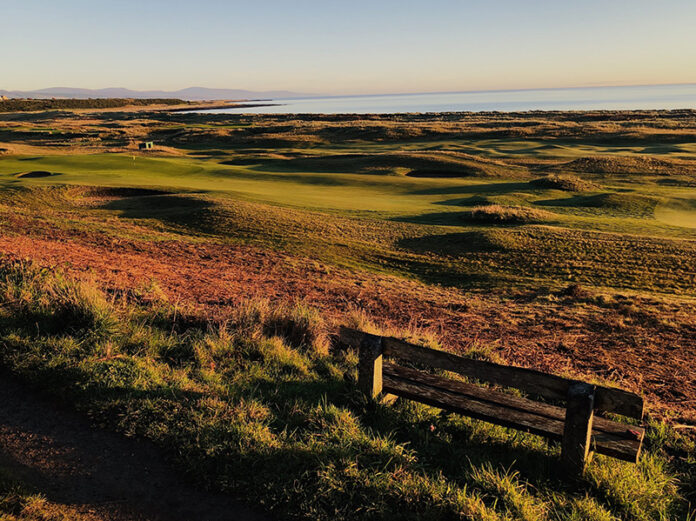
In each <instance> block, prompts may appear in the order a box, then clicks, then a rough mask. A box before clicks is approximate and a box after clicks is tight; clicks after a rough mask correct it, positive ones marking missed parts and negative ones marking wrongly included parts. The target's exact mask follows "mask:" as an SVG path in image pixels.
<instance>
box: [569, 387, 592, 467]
mask: <svg viewBox="0 0 696 521" xmlns="http://www.w3.org/2000/svg"><path fill="white" fill-rule="evenodd" d="M594 399H595V386H594V385H590V384H585V383H578V384H573V385H571V386H570V388H569V389H568V405H567V408H566V418H565V425H564V428H563V440H562V441H561V463H562V465H563V467H564V471H565V472H566V474H568V475H570V476H582V475H583V474H584V472H585V465H586V464H587V460H588V456H589V455H590V443H591V441H590V439H591V437H592V420H593V417H594Z"/></svg>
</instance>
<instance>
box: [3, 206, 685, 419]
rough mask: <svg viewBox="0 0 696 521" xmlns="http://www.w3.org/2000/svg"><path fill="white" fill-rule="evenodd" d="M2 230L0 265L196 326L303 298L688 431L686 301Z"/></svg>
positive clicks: (204, 247) (249, 251)
mask: <svg viewBox="0 0 696 521" xmlns="http://www.w3.org/2000/svg"><path fill="white" fill-rule="evenodd" d="M10 229H11V230H12V232H13V233H11V234H9V233H2V231H0V252H2V253H5V254H6V255H8V256H10V257H14V258H28V259H32V260H34V261H36V262H38V263H40V264H42V265H46V266H54V267H60V268H61V269H63V270H64V271H67V272H68V273H70V274H72V275H74V276H77V277H83V278H94V279H96V280H97V281H98V282H99V283H100V284H102V285H103V286H105V287H106V288H108V289H114V290H126V291H127V290H130V289H133V288H134V287H138V286H140V285H144V284H147V283H149V281H151V280H153V279H154V280H156V281H157V283H158V285H159V286H160V287H161V288H162V289H163V291H164V292H165V294H166V295H168V297H169V298H170V299H171V300H172V301H176V302H179V303H181V304H185V305H187V306H191V307H192V308H193V310H194V312H196V313H200V314H201V315H204V316H206V317H216V316H218V317H220V316H224V315H225V314H226V313H228V312H229V307H230V306H231V305H235V304H237V303H239V302H240V301H242V300H245V299H247V298H251V297H267V298H270V299H274V300H294V299H303V300H305V301H307V302H308V303H309V304H311V305H313V306H316V307H318V308H319V309H321V310H322V311H323V312H324V314H325V315H326V316H327V318H329V319H331V320H334V321H335V322H337V323H341V322H343V321H345V317H346V315H347V314H348V313H350V312H351V311H352V310H354V309H356V308H359V309H363V310H365V311H366V312H367V313H369V314H370V315H371V316H372V317H374V319H375V320H376V321H377V322H378V323H381V324H385V325H387V326H397V327H405V326H416V327H422V328H427V329H430V330H433V331H434V332H436V333H437V334H438V335H439V336H440V338H442V339H443V341H444V344H445V345H446V346H448V347H449V348H451V349H453V350H455V351H456V350H460V351H461V350H463V349H466V348H467V347H469V346H471V345H472V344H476V343H480V344H482V345H485V346H488V347H490V348H492V349H493V350H494V351H496V352H497V353H498V354H499V355H501V356H502V357H503V358H504V359H505V360H507V362H508V363H511V364H514V365H519V366H524V367H532V368H536V369H539V370H542V371H548V372H552V373H556V374H560V373H564V374H572V375H576V376H577V377H583V378H590V377H597V378H599V379H606V380H611V381H613V382H616V383H618V384H619V385H621V386H622V387H624V388H627V389H629V390H633V391H642V392H644V393H645V395H646V399H647V401H648V404H649V409H650V410H651V411H652V412H653V413H654V414H657V415H658V416H676V418H678V419H679V420H680V421H685V422H694V423H696V373H695V372H694V371H693V367H695V366H696V345H695V343H694V341H693V339H694V338H696V304H694V303H693V301H685V300H680V301H670V300H654V299H647V298H645V297H631V296H625V295H608V296H607V298H606V299H604V298H593V297H588V298H585V297H576V296H573V295H559V294H554V293H549V292H548V291H540V292H539V293H538V294H517V295H511V296H500V295H483V294H470V293H464V292H462V291H459V290H456V289H450V288H443V287H438V286H429V285H426V284H422V283H419V282H416V281H408V280H404V279H402V278H399V277H394V276H388V275H380V274H374V273H371V272H366V271H357V270H356V271H353V270H348V269H341V268H336V267H334V266H328V265H325V264H322V263H320V262H317V261H316V260H314V259H310V258H306V257H299V256H293V255H289V254H285V253H279V252H275V251H270V250H265V249H261V248H258V247H251V246H240V245H226V244H217V243H213V242H208V243H195V244H192V243H187V242H183V241H177V240H172V241H145V240H137V241H132V240H121V239H113V238H111V237H108V236H106V235H102V234H98V233H87V232H81V233H80V234H77V233H74V234H73V233H72V232H66V231H58V230H56V229H49V228H47V227H46V226H45V225H44V224H43V223H41V222H40V221H37V220H34V219H26V220H23V219H21V218H15V219H13V222H12V226H11V227H10Z"/></svg>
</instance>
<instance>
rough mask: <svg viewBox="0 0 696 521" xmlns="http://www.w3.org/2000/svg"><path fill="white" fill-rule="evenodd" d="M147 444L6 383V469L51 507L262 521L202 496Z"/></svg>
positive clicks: (112, 515)
mask: <svg viewBox="0 0 696 521" xmlns="http://www.w3.org/2000/svg"><path fill="white" fill-rule="evenodd" d="M163 461H164V459H163V457H162V454H161V453H160V451H159V450H158V449H157V448H156V447H154V446H153V445H150V444H149V443H145V442H142V441H136V440H133V439H127V438H125V437H122V436H119V435H117V434H114V433H110V432H106V431H104V430H99V429H95V428H93V427H92V426H91V425H90V424H89V422H87V421H86V420H85V419H84V418H82V417H80V416H77V415H76V414H74V413H72V412H70V411H66V410H62V409H61V408H59V407H58V406H56V404H54V403H52V402H50V401H47V400H45V399H43V398H42V397H39V396H36V395H34V394H32V393H31V392H28V391H27V390H26V389H25V388H23V387H22V386H20V385H19V384H17V383H15V382H13V381H11V380H8V379H7V377H6V376H4V375H2V377H0V462H2V464H3V466H4V467H6V468H9V469H10V470H11V471H12V472H13V473H14V474H15V475H16V476H17V477H18V479H20V480H22V481H23V482H25V483H27V484H29V486H31V487H33V488H35V489H37V490H39V491H40V492H41V493H42V494H43V495H44V496H45V497H46V498H47V499H48V500H49V501H51V502H53V503H57V504H63V505H68V506H69V507H71V509H74V510H75V511H76V512H78V513H80V514H84V515H87V517H88V519H95V520H100V521H101V520H104V521H192V520H196V521H223V520H225V521H231V520H239V521H260V520H262V519H265V518H263V517H261V516H259V515H257V514H254V513H252V512H251V511H249V510H248V509H247V508H245V507H242V506H240V505H239V504H237V503H235V502H234V501H233V500H232V499H230V498H229V497H226V496H223V495H217V494H212V493H205V492H201V491H198V490H196V488H195V485H193V484H191V483H187V482H186V481H185V480H184V479H183V478H182V477H181V476H180V474H179V473H178V472H177V471H176V470H175V469H173V468H170V467H169V466H168V465H166V464H165V463H163Z"/></svg>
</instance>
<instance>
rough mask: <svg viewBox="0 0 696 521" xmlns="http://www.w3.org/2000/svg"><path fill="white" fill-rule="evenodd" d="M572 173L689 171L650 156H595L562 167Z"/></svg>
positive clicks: (678, 164) (675, 172) (680, 164)
mask: <svg viewBox="0 0 696 521" xmlns="http://www.w3.org/2000/svg"><path fill="white" fill-rule="evenodd" d="M563 168H567V169H568V170H571V171H573V172H588V173H602V174H644V175H645V174H648V175H650V174H652V175H672V174H684V173H688V172H689V171H691V167H690V166H689V165H688V164H684V163H680V162H678V161H673V160H669V159H661V158H655V157H651V156H603V157H602V156H595V157H582V158H579V159H574V160H573V161H570V162H568V163H565V164H564V165H563Z"/></svg>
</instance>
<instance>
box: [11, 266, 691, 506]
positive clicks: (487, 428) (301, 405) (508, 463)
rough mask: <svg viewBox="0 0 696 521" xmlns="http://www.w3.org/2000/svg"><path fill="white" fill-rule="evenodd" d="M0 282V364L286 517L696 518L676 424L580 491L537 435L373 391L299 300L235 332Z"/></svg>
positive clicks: (593, 473) (257, 310)
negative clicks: (360, 387)
mask: <svg viewBox="0 0 696 521" xmlns="http://www.w3.org/2000/svg"><path fill="white" fill-rule="evenodd" d="M0 290H1V291H0V295H1V296H0V298H1V300H0V304H1V307H0V309H1V313H0V325H2V331H3V333H2V336H1V337H0V342H2V345H3V350H2V364H3V365H5V366H6V367H9V368H11V370H12V371H13V372H14V373H15V374H17V375H19V376H21V377H22V378H24V379H26V380H27V381H30V382H32V383H33V384H34V385H36V386H38V387H39V388H42V389H46V390H50V392H51V393H52V394H53V395H59V396H62V397H63V398H64V399H66V400H70V401H71V402H72V403H74V404H75V406H76V407H77V408H78V409H80V410H82V411H84V412H86V413H88V414H89V415H90V416H91V417H92V418H94V419H95V420H96V421H98V422H99V423H102V424H105V425H109V426H111V427H112V428H115V429H117V430H120V431H123V432H126V433H129V434H137V435H139V436H143V437H146V438H149V439H151V440H153V441H154V442H156V443H157V444H159V445H161V446H162V447H164V448H165V449H167V450H168V451H169V452H170V453H171V454H172V456H173V457H174V458H175V459H176V460H177V461H178V463H179V465H180V466H181V467H182V469H183V470H185V471H186V472H187V473H188V474H189V475H190V476H191V477H192V478H194V479H196V480H199V481H202V482H203V483H207V484H209V485H211V486H214V487H216V488H221V489H223V490H227V491H229V492H231V493H233V494H235V495H237V496H239V497H246V498H248V499H249V500H252V501H253V502H254V503H257V502H260V503H261V504H262V505H264V507H265V508H268V509H269V510H271V511H273V512H274V513H276V514H278V515H280V516H282V517H284V518H303V519H309V518H311V519H354V518H356V517H359V518H361V519H363V518H368V519H476V520H479V519H529V520H532V519H534V520H537V519H539V520H543V519H553V520H555V519H559V520H560V519H564V520H568V519H574V520H580V519H583V520H584V519H596V520H605V519H616V518H621V519H636V520H643V519H646V520H647V519H669V518H677V517H678V516H680V515H682V514H685V509H686V504H685V498H686V494H687V491H688V489H689V487H690V485H689V482H688V481H686V482H684V481H681V484H680V479H681V480H688V479H693V476H691V477H689V476H688V474H684V475H682V476H680V477H679V474H680V473H682V472H687V471H688V468H689V463H688V462H689V461H691V462H693V457H694V448H693V446H692V445H690V442H689V441H688V440H687V439H685V438H679V437H678V435H676V433H675V432H674V431H671V430H670V429H668V428H667V427H665V426H664V425H655V426H654V427H653V429H651V430H650V431H649V432H650V434H649V439H648V442H647V451H646V453H645V454H644V455H643V457H642V458H641V462H640V464H639V465H638V467H635V466H633V465H629V464H626V463H621V462H618V461H616V460H612V459H609V458H603V457H597V458H596V459H595V461H594V462H593V463H592V465H591V466H590V470H589V473H588V475H587V477H586V478H585V480H584V481H583V483H582V484H581V485H580V486H579V487H577V488H572V487H571V488H568V486H567V485H566V484H564V483H563V482H562V481H558V480H557V478H556V477H555V476H554V457H555V456H556V455H557V451H558V447H555V446H547V445H546V443H545V442H543V441H542V440H540V439H539V438H537V437H535V436H532V435H525V434H522V433H519V432H516V431H509V430H507V429H503V428H499V427H494V426H491V425H488V424H485V423H482V422H476V421H473V420H468V419H465V418H461V417H457V416H456V415H448V414H442V413H440V412H439V411H438V410H436V409H433V408H429V407H426V406H420V405H417V404H413V403H409V402H402V403H399V404H398V405H397V406H394V407H385V406H380V405H377V404H374V403H370V402H367V401H365V400H364V399H362V398H361V397H360V396H359V395H358V393H356V391H355V371H356V368H355V366H356V356H355V353H352V352H348V353H336V354H333V355H331V354H327V351H326V349H327V339H326V336H325V335H326V324H324V323H323V321H322V319H321V317H320V316H319V315H318V314H317V313H316V312H314V311H313V310H311V309H308V308H306V307H304V306H302V305H298V306H295V307H280V308H277V307H273V306H270V305H269V304H268V303H267V302H264V301H250V302H248V303H246V304H245V305H242V306H241V307H240V308H237V309H235V310H230V315H229V318H228V320H226V321H224V322H221V323H217V324H205V323H196V322H195V321H194V322H191V321H190V320H188V319H187V317H186V316H183V317H182V316H181V314H180V313H177V311H176V310H175V308H174V307H172V306H171V305H170V304H168V303H167V302H165V301H162V300H161V298H160V296H159V293H158V292H157V290H156V288H149V289H148V288H143V289H141V290H139V291H134V292H129V293H128V294H124V295H120V296H118V297H116V298H113V297H112V298H111V299H110V300H109V299H106V298H105V296H104V295H103V294H102V293H101V292H100V291H99V290H98V289H97V288H96V287H94V286H91V285H85V284H78V283H74V282H72V281H70V280H66V279H64V278H63V277H61V276H60V275H55V274H52V273H50V272H48V271H45V270H42V271H39V270H37V269H35V268H32V267H30V266H27V265H24V264H12V265H7V264H5V265H4V266H3V268H2V283H1V284H0ZM354 320H355V321H356V322H355V325H360V326H361V327H368V328H369V327H372V326H370V325H369V324H366V323H364V319H363V318H362V317H360V316H356V317H355V318H354ZM402 334H403V333H402ZM406 334H407V335H409V333H408V332H406ZM412 334H413V333H411V335H412ZM430 342H431V343H432V342H433V340H430ZM477 356H479V357H480V356H486V354H485V351H483V352H482V351H479V352H478V353H477ZM682 458H686V459H684V460H683V461H682ZM250 469H253V472H250ZM679 478H680V479H679ZM289 484H292V486H289ZM13 501H14V502H15V503H16V501H17V500H13ZM20 502H21V501H20ZM7 504H10V503H7ZM12 504H14V503H12Z"/></svg>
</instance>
